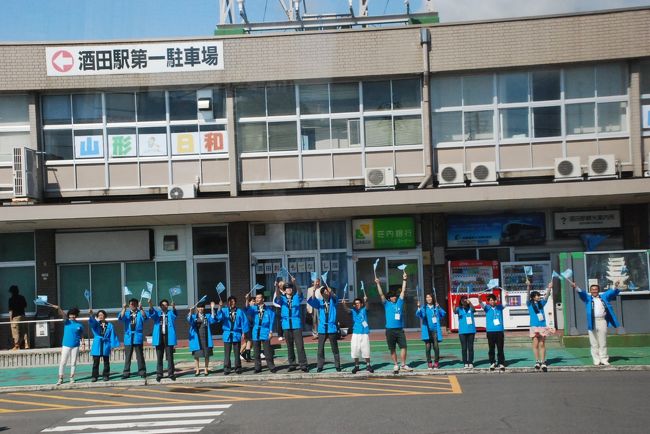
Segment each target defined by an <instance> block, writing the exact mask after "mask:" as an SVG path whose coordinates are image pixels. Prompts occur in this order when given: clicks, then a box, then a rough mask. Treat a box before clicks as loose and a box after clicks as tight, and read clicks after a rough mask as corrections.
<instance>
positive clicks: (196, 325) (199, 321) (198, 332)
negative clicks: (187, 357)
mask: <svg viewBox="0 0 650 434" xmlns="http://www.w3.org/2000/svg"><path fill="white" fill-rule="evenodd" d="M214 306H215V302H214V301H213V302H210V315H206V314H205V304H203V303H200V304H199V305H197V307H196V312H195V313H192V309H190V312H189V313H188V314H187V322H188V323H189V324H190V329H189V341H190V351H191V352H192V356H193V357H194V376H195V377H198V376H199V374H200V366H199V360H200V359H204V360H205V367H204V368H203V374H204V375H205V376H206V377H207V376H208V375H209V374H210V371H209V370H208V368H209V366H210V356H211V355H212V346H213V344H212V332H211V331H210V325H211V324H214V323H216V322H217V314H216V313H215V312H214Z"/></svg>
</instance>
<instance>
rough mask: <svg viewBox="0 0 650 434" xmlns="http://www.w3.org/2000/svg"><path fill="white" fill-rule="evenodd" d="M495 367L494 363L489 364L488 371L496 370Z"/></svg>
mask: <svg viewBox="0 0 650 434" xmlns="http://www.w3.org/2000/svg"><path fill="white" fill-rule="evenodd" d="M496 367H497V365H496V363H491V364H490V371H494V370H495V369H496Z"/></svg>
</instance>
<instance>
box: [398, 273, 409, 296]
mask: <svg viewBox="0 0 650 434" xmlns="http://www.w3.org/2000/svg"><path fill="white" fill-rule="evenodd" d="M407 278H408V276H407V275H406V271H404V272H403V273H402V292H400V294H399V298H401V299H402V300H404V297H406V279H407Z"/></svg>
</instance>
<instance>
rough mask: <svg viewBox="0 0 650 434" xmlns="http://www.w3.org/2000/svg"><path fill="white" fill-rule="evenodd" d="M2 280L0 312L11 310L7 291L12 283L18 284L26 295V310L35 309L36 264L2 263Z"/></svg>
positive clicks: (21, 291)
mask: <svg viewBox="0 0 650 434" xmlns="http://www.w3.org/2000/svg"><path fill="white" fill-rule="evenodd" d="M0 282H2V290H3V294H2V297H0V312H2V313H3V314H4V313H7V312H8V311H9V309H8V304H9V297H10V295H9V294H8V293H7V291H8V290H9V287H10V286H11V285H16V286H17V287H18V291H19V293H20V295H22V296H23V297H25V300H26V301H27V307H26V308H25V312H30V311H34V303H33V300H34V299H35V298H36V267H35V266H34V265H25V266H16V265H11V266H4V265H3V264H2V263H0Z"/></svg>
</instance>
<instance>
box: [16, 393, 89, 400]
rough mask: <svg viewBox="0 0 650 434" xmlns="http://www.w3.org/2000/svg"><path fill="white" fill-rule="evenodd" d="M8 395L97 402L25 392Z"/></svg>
mask: <svg viewBox="0 0 650 434" xmlns="http://www.w3.org/2000/svg"><path fill="white" fill-rule="evenodd" d="M9 395H20V396H35V397H36V398H48V399H63V400H66V401H85V402H97V400H96V399H86V398H68V397H65V396H58V395H39V394H37V393H27V392H10V393H9Z"/></svg>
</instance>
